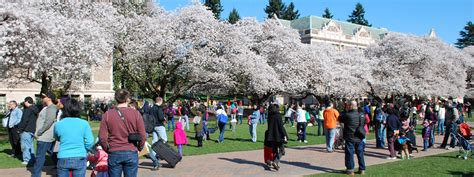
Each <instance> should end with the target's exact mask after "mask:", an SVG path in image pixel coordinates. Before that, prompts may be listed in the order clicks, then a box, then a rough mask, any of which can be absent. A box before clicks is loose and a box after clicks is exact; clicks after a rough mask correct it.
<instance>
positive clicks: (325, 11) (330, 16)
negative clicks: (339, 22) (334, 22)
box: [323, 7, 333, 19]
mask: <svg viewBox="0 0 474 177" xmlns="http://www.w3.org/2000/svg"><path fill="white" fill-rule="evenodd" d="M332 17H333V15H332V14H331V11H329V8H327V7H326V9H324V13H323V18H328V19H332Z"/></svg>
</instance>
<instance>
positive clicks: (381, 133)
mask: <svg viewBox="0 0 474 177" xmlns="http://www.w3.org/2000/svg"><path fill="white" fill-rule="evenodd" d="M376 126H377V132H376V135H377V137H376V139H375V141H376V142H375V144H376V147H378V148H385V136H386V135H387V129H386V128H385V125H384V124H383V123H381V122H377V123H376Z"/></svg>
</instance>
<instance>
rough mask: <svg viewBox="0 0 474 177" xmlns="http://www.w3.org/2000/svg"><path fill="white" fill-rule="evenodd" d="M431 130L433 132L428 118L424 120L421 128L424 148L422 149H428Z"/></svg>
mask: <svg viewBox="0 0 474 177" xmlns="http://www.w3.org/2000/svg"><path fill="white" fill-rule="evenodd" d="M430 132H431V129H430V123H429V122H428V121H427V120H426V121H424V122H423V129H422V130H421V136H422V137H423V150H422V151H427V150H428V144H429V140H430Z"/></svg>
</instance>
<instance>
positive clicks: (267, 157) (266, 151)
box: [263, 146, 275, 163]
mask: <svg viewBox="0 0 474 177" xmlns="http://www.w3.org/2000/svg"><path fill="white" fill-rule="evenodd" d="M273 160H275V156H274V154H273V149H272V148H271V147H268V146H264V147H263V162H265V163H267V161H273Z"/></svg>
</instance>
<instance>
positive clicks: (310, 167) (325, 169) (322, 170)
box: [280, 160, 341, 173]
mask: <svg viewBox="0 0 474 177" xmlns="http://www.w3.org/2000/svg"><path fill="white" fill-rule="evenodd" d="M280 163H282V164H287V165H292V166H296V167H301V168H306V169H310V170H316V171H321V172H328V173H341V171H340V170H336V169H331V168H326V167H318V166H314V165H311V164H309V163H306V162H288V161H284V160H283V161H280Z"/></svg>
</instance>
